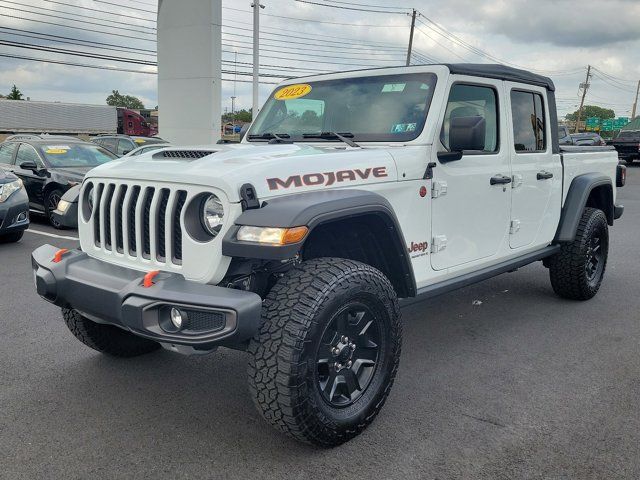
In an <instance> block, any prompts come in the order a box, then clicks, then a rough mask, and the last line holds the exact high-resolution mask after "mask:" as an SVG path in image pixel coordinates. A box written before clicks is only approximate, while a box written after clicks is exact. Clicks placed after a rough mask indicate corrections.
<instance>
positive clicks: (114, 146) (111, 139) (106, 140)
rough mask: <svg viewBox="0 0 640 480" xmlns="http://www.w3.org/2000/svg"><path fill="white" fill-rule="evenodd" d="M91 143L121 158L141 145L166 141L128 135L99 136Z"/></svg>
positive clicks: (157, 138)
mask: <svg viewBox="0 0 640 480" xmlns="http://www.w3.org/2000/svg"><path fill="white" fill-rule="evenodd" d="M91 141H92V142H94V143H97V144H98V145H100V146H101V147H103V148H106V149H107V150H109V151H110V152H113V153H115V154H116V155H117V156H118V157H122V156H124V155H126V154H127V153H129V152H131V151H132V150H135V149H136V148H138V147H141V146H143V145H151V144H154V143H167V141H166V140H163V139H161V138H160V137H140V136H130V135H100V136H98V137H95V138H92V139H91Z"/></svg>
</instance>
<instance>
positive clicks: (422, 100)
mask: <svg viewBox="0 0 640 480" xmlns="http://www.w3.org/2000/svg"><path fill="white" fill-rule="evenodd" d="M435 84H436V75H435V74H432V73H417V74H405V75H384V76H378V77H375V76H372V77H359V78H346V79H341V80H325V81H317V82H309V83H299V84H295V85H288V86H285V87H281V88H279V89H276V91H275V92H274V93H273V94H272V95H271V96H270V97H269V99H268V100H267V102H266V103H265V105H264V107H263V109H262V111H261V112H260V114H259V115H258V118H257V119H256V121H255V123H254V124H253V125H252V127H251V130H249V132H248V134H247V139H248V140H249V141H251V142H255V141H267V140H269V139H272V138H273V137H272V136H273V135H276V136H278V137H280V138H283V137H284V138H287V139H288V140H293V141H301V140H303V139H304V138H305V135H307V138H309V137H308V136H309V135H315V136H318V135H320V134H323V133H330V132H333V133H339V134H342V135H343V136H345V137H349V138H351V139H353V140H355V141H391V142H394V141H400V142H403V141H408V140H413V139H415V138H416V137H417V136H418V135H420V132H422V129H423V127H424V124H425V120H426V117H427V112H428V110H429V104H430V102H431V97H432V95H433V89H434V87H435ZM270 136H271V138H269V137H270ZM260 137H264V138H260ZM313 141H334V142H335V141H340V139H339V138H337V137H335V135H322V138H320V139H318V138H314V139H313Z"/></svg>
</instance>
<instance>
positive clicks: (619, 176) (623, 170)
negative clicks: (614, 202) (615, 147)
mask: <svg viewBox="0 0 640 480" xmlns="http://www.w3.org/2000/svg"><path fill="white" fill-rule="evenodd" d="M625 183H627V167H625V166H624V165H618V170H617V172H616V187H624V184H625Z"/></svg>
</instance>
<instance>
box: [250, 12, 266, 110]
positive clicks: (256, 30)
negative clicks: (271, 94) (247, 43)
mask: <svg viewBox="0 0 640 480" xmlns="http://www.w3.org/2000/svg"><path fill="white" fill-rule="evenodd" d="M251 6H252V7H253V106H252V109H251V116H252V119H253V120H255V118H256V115H257V114H258V110H259V109H260V98H259V92H260V90H259V89H260V9H261V8H264V5H261V4H260V0H256V1H255V2H253V3H252V4H251Z"/></svg>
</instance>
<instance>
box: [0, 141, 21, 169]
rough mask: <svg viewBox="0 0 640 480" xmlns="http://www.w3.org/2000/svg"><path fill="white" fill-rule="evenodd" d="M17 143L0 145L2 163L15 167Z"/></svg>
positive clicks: (0, 161) (0, 160)
mask: <svg viewBox="0 0 640 480" xmlns="http://www.w3.org/2000/svg"><path fill="white" fill-rule="evenodd" d="M16 145H17V144H16V143H5V144H4V145H0V163H4V164H5V165H13V152H15V151H16Z"/></svg>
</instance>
